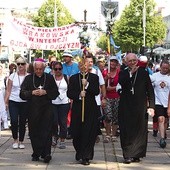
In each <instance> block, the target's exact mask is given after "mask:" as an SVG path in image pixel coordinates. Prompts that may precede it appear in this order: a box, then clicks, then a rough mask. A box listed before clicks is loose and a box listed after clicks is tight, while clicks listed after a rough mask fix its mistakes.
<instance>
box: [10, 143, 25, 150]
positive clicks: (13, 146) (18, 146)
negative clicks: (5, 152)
mask: <svg viewBox="0 0 170 170" xmlns="http://www.w3.org/2000/svg"><path fill="white" fill-rule="evenodd" d="M12 148H13V149H18V148H19V149H24V148H25V145H24V144H22V143H20V144H18V143H17V142H15V143H13V144H12Z"/></svg>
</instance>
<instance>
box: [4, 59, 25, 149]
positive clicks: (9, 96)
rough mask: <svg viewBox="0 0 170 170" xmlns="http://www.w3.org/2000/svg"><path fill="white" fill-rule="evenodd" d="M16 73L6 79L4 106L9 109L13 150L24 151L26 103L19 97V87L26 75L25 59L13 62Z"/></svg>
mask: <svg viewBox="0 0 170 170" xmlns="http://www.w3.org/2000/svg"><path fill="white" fill-rule="evenodd" d="M15 62H16V64H17V71H16V72H14V73H12V74H11V75H10V76H9V78H8V83H7V89H6V94H5V104H6V107H7V108H9V114H10V119H11V131H12V137H13V139H14V143H13V145H12V148H13V149H17V148H20V149H24V148H25V146H24V144H23V141H24V136H25V130H26V129H25V124H26V118H27V107H26V106H27V102H26V101H24V100H22V99H21V98H20V97H19V94H20V86H21V84H22V82H23V80H24V79H25V77H26V75H27V71H26V70H27V62H26V58H24V57H22V56H20V57H18V58H17V59H16V60H15Z"/></svg>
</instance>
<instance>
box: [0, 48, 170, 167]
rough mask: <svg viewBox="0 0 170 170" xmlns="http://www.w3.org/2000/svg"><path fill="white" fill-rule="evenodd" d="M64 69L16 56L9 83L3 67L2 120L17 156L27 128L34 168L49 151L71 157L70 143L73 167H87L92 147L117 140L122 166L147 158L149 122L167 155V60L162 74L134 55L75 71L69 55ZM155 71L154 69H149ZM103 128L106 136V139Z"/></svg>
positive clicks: (86, 63)
mask: <svg viewBox="0 0 170 170" xmlns="http://www.w3.org/2000/svg"><path fill="white" fill-rule="evenodd" d="M62 58H63V62H60V61H57V59H56V57H55V56H49V58H48V59H49V63H48V65H47V64H46V62H45V61H44V59H41V58H37V59H35V60H34V61H33V62H32V63H29V64H28V63H27V60H26V58H25V57H23V56H19V57H17V58H16V60H15V64H13V66H11V67H12V70H13V71H10V73H9V75H8V76H4V75H3V74H2V73H3V67H2V66H0V103H1V105H0V119H1V121H2V122H1V125H3V127H4V129H5V128H7V117H8V116H7V113H8V112H9V118H10V129H11V132H12V137H13V143H12V148H13V149H24V148H25V145H24V138H25V133H26V125H27V124H28V134H29V137H30V141H31V146H32V155H31V157H32V161H39V160H40V159H43V161H44V162H45V163H49V162H50V161H51V159H52V156H51V148H52V147H56V146H57V147H58V148H59V149H66V147H67V146H66V142H65V141H66V140H67V139H71V140H72V144H73V147H74V149H75V160H76V161H78V162H80V163H81V164H83V165H90V161H91V160H93V157H94V147H95V145H96V144H97V143H98V142H101V141H100V135H104V138H103V142H104V143H109V142H116V141H117V138H118V137H120V144H121V148H122V154H123V158H124V160H123V163H125V164H130V163H132V162H140V161H141V158H143V157H146V151H147V138H148V118H149V116H151V117H152V118H153V136H154V137H160V143H159V145H160V147H162V148H165V147H166V138H167V135H166V130H167V129H168V126H169V124H168V123H169V122H168V120H169V118H168V116H170V97H169V96H170V95H169V92H170V75H169V73H170V65H169V62H168V61H167V60H166V61H165V60H163V61H162V62H161V63H160V67H159V70H158V71H154V70H153V68H151V67H150V65H149V62H148V60H147V58H146V57H145V56H141V57H138V56H137V55H136V54H134V53H127V54H126V55H124V56H123V58H122V61H123V64H120V63H119V60H118V59H117V57H116V56H110V57H108V58H107V61H106V62H105V60H97V62H95V57H94V56H93V55H92V54H91V53H87V54H86V56H85V57H84V58H83V59H82V60H81V61H80V62H78V63H76V62H74V58H73V56H72V53H71V51H65V52H64V53H63V55H62ZM152 66H153V65H152ZM101 128H104V129H105V133H104V134H102V131H101Z"/></svg>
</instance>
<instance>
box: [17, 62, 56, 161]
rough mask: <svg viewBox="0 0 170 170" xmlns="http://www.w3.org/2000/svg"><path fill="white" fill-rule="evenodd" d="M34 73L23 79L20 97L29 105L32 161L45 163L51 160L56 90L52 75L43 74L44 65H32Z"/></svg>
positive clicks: (35, 63) (36, 63)
mask: <svg viewBox="0 0 170 170" xmlns="http://www.w3.org/2000/svg"><path fill="white" fill-rule="evenodd" d="M33 67H34V73H33V74H30V75H28V76H27V77H25V80H24V81H23V83H22V85H21V91H20V97H21V98H22V99H23V100H27V101H28V104H29V115H28V127H29V135H30V140H31V144H32V149H33V154H32V161H38V160H39V157H40V156H41V158H43V159H44V162H45V163H49V161H50V160H51V143H52V125H53V112H52V100H54V99H55V98H56V97H57V96H58V95H59V92H58V88H57V85H56V83H55V80H54V78H53V76H52V75H50V74H46V73H44V69H45V63H44V62H43V61H41V60H38V61H35V62H34V64H33Z"/></svg>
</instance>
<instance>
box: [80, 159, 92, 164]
mask: <svg viewBox="0 0 170 170" xmlns="http://www.w3.org/2000/svg"><path fill="white" fill-rule="evenodd" d="M81 164H82V165H90V162H89V159H83V160H82V162H81Z"/></svg>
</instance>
